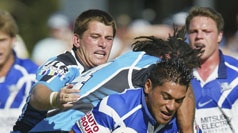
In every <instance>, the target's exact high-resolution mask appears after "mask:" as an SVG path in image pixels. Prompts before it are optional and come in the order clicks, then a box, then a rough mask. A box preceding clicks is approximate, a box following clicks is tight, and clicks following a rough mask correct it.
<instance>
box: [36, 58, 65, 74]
mask: <svg viewBox="0 0 238 133" xmlns="http://www.w3.org/2000/svg"><path fill="white" fill-rule="evenodd" d="M67 72H68V68H67V67H66V65H65V64H64V63H62V62H59V61H51V62H49V63H47V64H45V65H44V66H43V67H42V68H41V71H40V75H50V76H56V75H60V76H61V75H63V74H65V73H67Z"/></svg>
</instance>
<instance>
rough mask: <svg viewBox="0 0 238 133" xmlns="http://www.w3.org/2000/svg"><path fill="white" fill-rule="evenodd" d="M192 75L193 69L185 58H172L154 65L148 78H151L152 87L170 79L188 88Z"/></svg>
mask: <svg viewBox="0 0 238 133" xmlns="http://www.w3.org/2000/svg"><path fill="white" fill-rule="evenodd" d="M192 77H193V75H192V69H190V68H189V67H187V65H186V64H185V62H184V60H183V59H181V58H171V59H168V60H163V61H161V62H159V63H157V64H155V65H153V67H152V68H151V70H150V71H149V74H148V77H147V79H150V80H151V82H152V85H153V86H152V88H154V87H155V86H161V85H163V84H164V83H165V82H170V81H171V82H174V83H177V84H180V85H184V86H186V88H188V86H189V83H190V81H191V79H192Z"/></svg>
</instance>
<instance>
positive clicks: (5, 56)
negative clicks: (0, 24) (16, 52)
mask: <svg viewBox="0 0 238 133" xmlns="http://www.w3.org/2000/svg"><path fill="white" fill-rule="evenodd" d="M14 41H15V38H11V37H10V36H9V35H7V34H5V33H3V32H0V67H1V66H3V65H4V64H6V62H8V61H9V62H11V61H12V60H13V58H11V57H13V56H12V48H13V45H14Z"/></svg>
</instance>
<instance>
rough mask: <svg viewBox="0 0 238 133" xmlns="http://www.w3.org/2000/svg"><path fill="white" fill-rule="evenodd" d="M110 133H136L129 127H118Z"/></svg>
mask: <svg viewBox="0 0 238 133" xmlns="http://www.w3.org/2000/svg"><path fill="white" fill-rule="evenodd" d="M112 133H137V132H136V130H134V129H133V128H130V127H119V128H117V129H115V130H114V131H113V132H112Z"/></svg>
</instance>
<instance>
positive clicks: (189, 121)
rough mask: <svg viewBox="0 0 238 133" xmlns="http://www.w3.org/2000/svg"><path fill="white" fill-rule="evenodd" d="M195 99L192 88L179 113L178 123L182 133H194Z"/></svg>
mask: <svg viewBox="0 0 238 133" xmlns="http://www.w3.org/2000/svg"><path fill="white" fill-rule="evenodd" d="M194 115H195V98H194V94H193V90H192V88H191V87H190V88H189V89H188V91H187V96H186V98H185V99H184V101H183V104H182V105H181V107H180V108H179V110H178V112H177V122H178V126H179V129H180V132H181V133H193V124H194Z"/></svg>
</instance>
